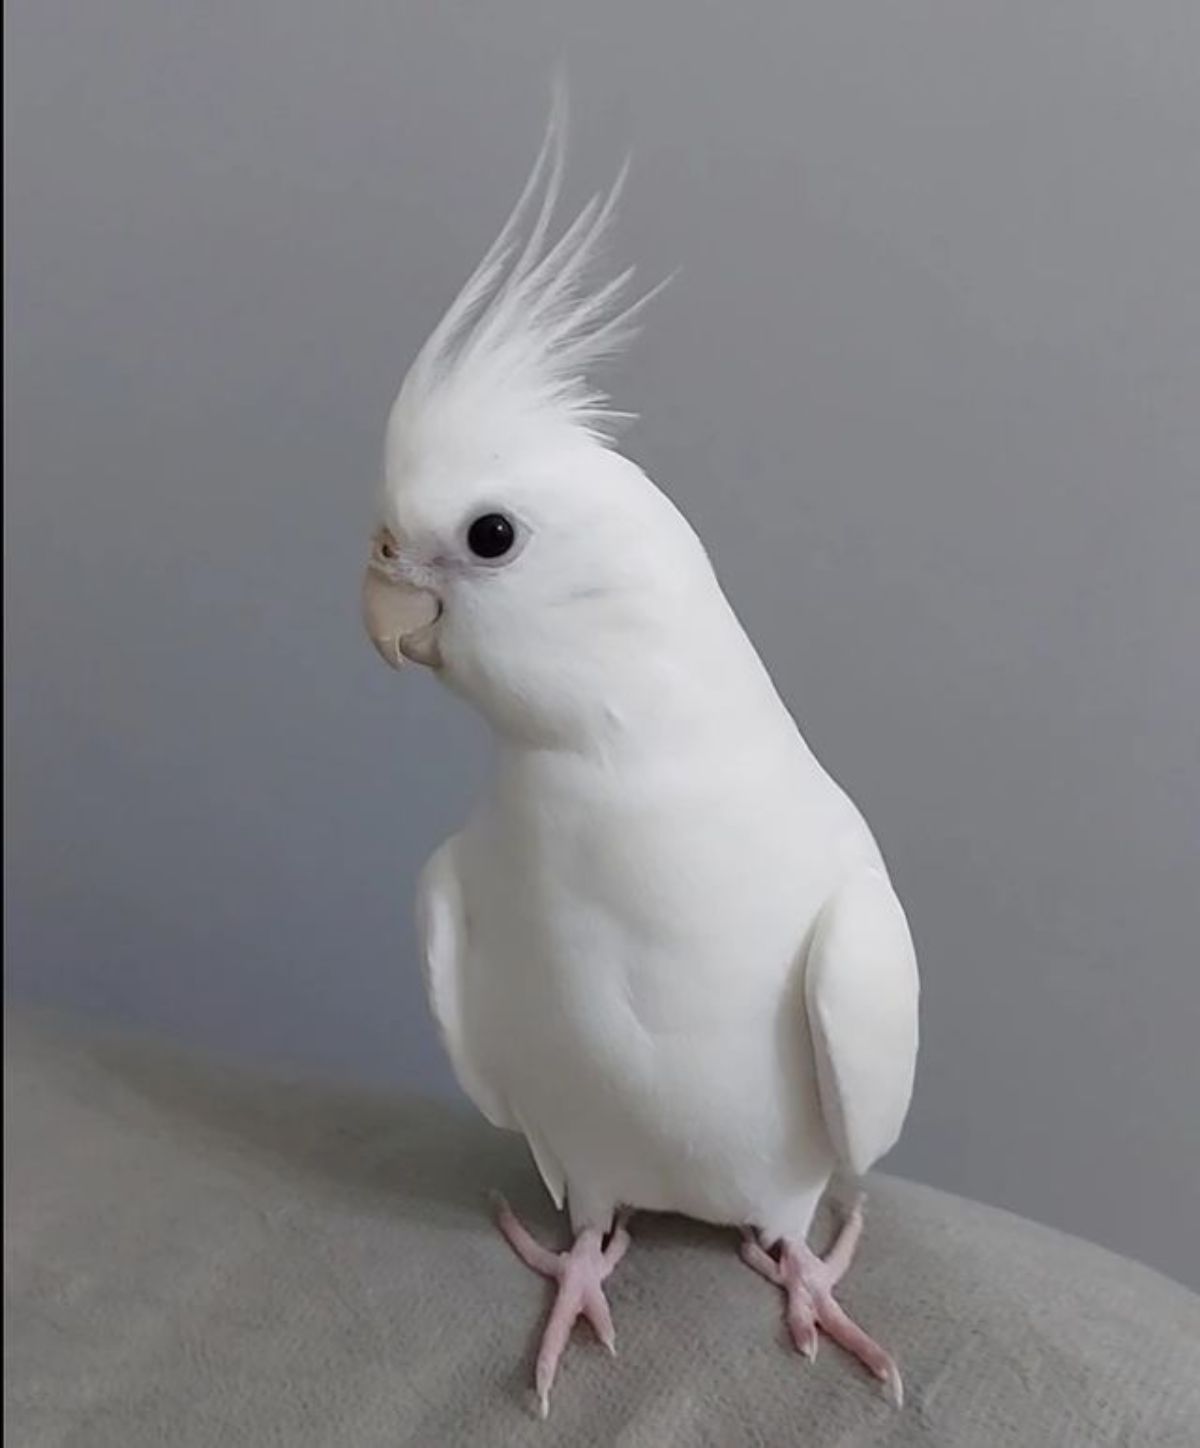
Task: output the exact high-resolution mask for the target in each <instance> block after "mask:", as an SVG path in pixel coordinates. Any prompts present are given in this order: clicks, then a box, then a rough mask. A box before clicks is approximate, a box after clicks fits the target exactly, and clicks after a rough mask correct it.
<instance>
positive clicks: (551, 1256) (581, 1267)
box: [494, 1196, 629, 1418]
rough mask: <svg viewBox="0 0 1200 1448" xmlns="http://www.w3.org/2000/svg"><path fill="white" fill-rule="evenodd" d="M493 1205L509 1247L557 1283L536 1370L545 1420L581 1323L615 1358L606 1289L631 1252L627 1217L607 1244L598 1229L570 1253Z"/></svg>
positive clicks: (500, 1201) (501, 1204)
mask: <svg viewBox="0 0 1200 1448" xmlns="http://www.w3.org/2000/svg"><path fill="white" fill-rule="evenodd" d="M494 1200H495V1204H496V1224H497V1226H498V1227H499V1228H500V1230H501V1232H502V1233H503V1234H504V1237H505V1240H506V1241H507V1242H508V1244H509V1246H510V1247H511V1248H512V1249H513V1251H514V1252H515V1253H516V1254H517V1256H518V1257H520V1259H521V1261H522V1262H524V1263H525V1265H526V1266H527V1267H532V1268H533V1270H534V1271H535V1272H537V1273H539V1274H540V1275H541V1276H542V1277H547V1278H549V1279H550V1281H552V1282H557V1283H558V1295H557V1297H556V1298H555V1299H554V1306H553V1308H551V1310H550V1317H549V1320H548V1321H547V1323H546V1328H545V1331H544V1332H543V1333H542V1345H541V1347H540V1348H539V1349H538V1355H537V1366H536V1368H535V1370H534V1386H535V1387H536V1389H537V1395H538V1410H539V1411H540V1413H541V1415H542V1417H543V1418H545V1417H547V1416H548V1415H549V1412H550V1389H551V1388H552V1387H553V1386H554V1375H555V1373H556V1372H557V1371H558V1364H559V1360H560V1359H561V1358H562V1355H563V1349H564V1348H565V1347H566V1345H567V1339H568V1338H569V1337H570V1336H571V1328H572V1327H574V1325H575V1321H576V1319H577V1318H580V1317H586V1318H587V1320H588V1322H590V1323H591V1325H592V1330H593V1331H594V1332H595V1334H596V1336H597V1337H598V1338H599V1339H600V1341H601V1342H602V1343H603V1344H604V1346H605V1347H606V1348H607V1349H608V1350H609V1352H610V1353H612V1354H613V1355H614V1356H616V1351H617V1344H616V1335H615V1334H614V1332H613V1322H612V1314H611V1313H610V1312H609V1310H608V1303H607V1302H606V1301H605V1298H604V1290H603V1288H602V1286H601V1284H602V1283H603V1282H604V1279H605V1278H606V1277H607V1276H608V1275H609V1273H610V1272H611V1271H612V1270H613V1268H614V1267H615V1266H616V1265H617V1263H618V1262H619V1261H620V1260H621V1258H622V1257H624V1255H625V1253H626V1251H627V1250H628V1248H629V1232H628V1231H627V1230H626V1226H625V1223H626V1218H625V1217H624V1216H618V1218H617V1221H616V1225H615V1226H614V1227H613V1229H612V1232H611V1234H610V1235H609V1238H608V1241H607V1243H606V1242H605V1241H604V1237H603V1235H602V1234H601V1233H600V1232H598V1231H597V1230H596V1229H595V1228H594V1227H587V1228H585V1229H584V1230H583V1231H582V1232H580V1233H579V1235H578V1236H577V1237H576V1238H575V1245H574V1246H573V1247H572V1248H571V1250H570V1251H569V1252H551V1251H550V1250H549V1249H548V1248H546V1247H543V1246H542V1244H541V1243H540V1242H538V1241H536V1240H535V1239H534V1238H533V1237H532V1236H531V1235H530V1233H529V1232H528V1231H527V1230H526V1228H525V1227H524V1226H523V1225H522V1223H521V1222H520V1221H518V1219H517V1217H516V1214H515V1213H514V1212H513V1210H512V1208H511V1207H510V1206H509V1205H508V1203H507V1202H506V1201H505V1200H504V1198H503V1197H501V1196H497V1197H496V1198H495V1199H494Z"/></svg>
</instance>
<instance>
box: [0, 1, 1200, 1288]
mask: <svg viewBox="0 0 1200 1448" xmlns="http://www.w3.org/2000/svg"><path fill="white" fill-rule="evenodd" d="M9 8H10V15H9V36H8V39H9V45H8V55H7V64H8V70H9V85H8V94H7V97H6V105H7V109H8V116H9V120H10V123H11V130H10V172H9V178H8V202H9V205H8V207H7V216H8V227H9V254H8V267H9V280H10V291H9V298H8V303H9V315H8V327H9V345H10V361H9V370H8V421H9V426H8V436H7V450H8V464H9V473H8V476H9V487H10V494H9V500H8V505H9V510H10V513H9V524H10V526H9V529H8V541H7V547H8V562H9V575H8V589H9V599H10V602H11V608H10V610H9V622H8V629H9V670H10V688H9V690H8V709H9V728H10V741H9V742H10V751H9V786H10V788H9V794H8V811H9V825H10V831H11V835H10V839H11V844H10V853H9V860H8V870H9V887H10V888H9V924H8V928H9V941H8V944H9V977H10V978H9V985H10V990H11V992H13V993H15V994H17V995H19V996H21V997H24V998H38V999H41V1000H48V1001H54V1002H67V1003H71V1004H73V1005H74V1006H76V1007H81V1008H83V1009H86V1010H89V1011H94V1012H100V1013H105V1014H107V1015H111V1016H115V1017H121V1018H126V1019H129V1020H132V1021H135V1022H139V1023H142V1024H144V1025H150V1026H152V1027H154V1028H155V1029H161V1030H163V1031H165V1032H169V1033H173V1034H175V1035H179V1036H185V1037H187V1038H190V1039H193V1040H196V1041H200V1042H203V1043H206V1044H219V1045H222V1046H225V1047H228V1048H232V1049H234V1050H237V1051H241V1052H244V1053H247V1054H252V1055H255V1056H262V1057H267V1058H293V1059H295V1058H299V1059H301V1060H304V1061H307V1062H309V1063H311V1064H312V1065H313V1066H314V1067H316V1068H320V1069H324V1070H331V1071H334V1072H338V1073H343V1074H350V1075H353V1076H358V1077H362V1078H370V1079H372V1080H375V1081H381V1082H385V1083H397V1084H401V1085H407V1084H415V1085H418V1086H421V1087H424V1088H427V1089H433V1090H436V1091H438V1092H448V1091H451V1090H452V1089H453V1087H452V1083H451V1080H450V1077H449V1074H448V1071H447V1069H446V1067H445V1065H444V1064H443V1062H442V1060H441V1057H440V1055H439V1052H438V1049H437V1046H436V1043H435V1041H434V1038H433V1033H432V1031H431V1029H430V1026H429V1023H428V1021H427V1019H426V1014H425V1009H424V1003H423V1000H422V998H421V992H420V989H419V986H418V983H417V972H416V967H415V963H414V958H413V948H412V943H411V937H412V931H411V920H410V915H409V905H408V900H409V895H410V891H411V887H412V882H413V877H414V874H415V872H416V870H417V868H418V866H419V864H420V862H421V860H422V859H423V858H424V856H425V854H426V853H427V852H428V851H429V849H430V848H431V846H432V845H433V844H434V843H435V842H437V841H438V840H439V839H441V837H442V836H443V835H444V834H445V833H446V832H447V831H448V830H450V829H451V827H452V826H453V825H454V824H455V823H456V822H457V821H458V819H459V818H460V816H461V814H462V812H463V810H464V807H465V804H466V801H467V800H468V798H469V795H470V793H471V790H472V787H473V785H474V783H475V781H477V780H478V779H479V777H480V774H481V772H482V769H483V767H484V763H485V757H486V750H485V741H484V739H483V736H482V732H481V730H480V728H479V727H478V726H476V724H475V723H474V722H473V721H472V720H471V719H470V718H468V717H467V716H466V715H465V712H464V711H463V710H462V709H461V708H460V706H458V705H457V703H456V702H455V701H453V700H451V699H449V698H444V697H442V695H441V694H440V693H439V692H438V691H437V688H436V686H435V685H434V684H433V683H432V681H430V680H429V679H427V678H423V677H422V678H415V679H414V678H407V679H404V680H402V681H401V680H397V679H395V678H393V677H391V676H389V675H388V674H387V673H386V671H385V670H384V669H383V668H382V667H380V666H379V664H378V662H377V661H376V660H375V658H374V657H373V656H372V655H371V653H370V652H369V650H368V648H367V645H366V644H365V642H364V641H363V639H362V638H361V637H360V634H359V625H358V619H357V614H356V607H357V603H356V587H357V578H358V570H359V563H360V559H361V557H362V555H363V549H364V535H365V529H366V526H367V522H368V496H369V488H370V483H371V480H372V477H373V471H374V469H375V466H376V460H377V455H378V450H379V445H380V438H381V427H382V422H383V418H384V415H385V411H386V408H387V405H388V403H389V401H390V397H391V394H392V392H393V390H394V388H395V386H396V383H397V381H398V379H399V377H400V374H401V371H402V369H403V366H404V364H405V361H406V359H407V358H408V357H409V356H410V355H411V353H412V351H413V349H414V348H415V346H416V345H417V344H418V342H419V341H420V340H421V338H422V336H423V335H424V333H425V331H426V329H427V328H428V327H429V325H430V324H431V323H432V321H433V320H434V319H435V317H436V316H437V314H438V312H439V310H440V308H441V307H442V305H443V304H444V303H445V301H446V300H447V298H448V297H449V295H450V293H451V292H452V290H453V289H454V288H455V286H456V285H457V283H458V282H459V281H460V280H461V279H462V277H463V276H464V274H465V272H466V271H467V269H468V268H469V267H470V265H471V264H472V263H473V261H474V260H475V259H476V258H477V256H478V254H479V252H480V250H481V248H482V246H483V244H484V243H485V242H486V241H487V240H488V239H490V236H491V233H492V231H493V230H494V228H495V226H496V225H497V223H498V221H499V219H500V218H501V216H502V215H503V213H504V212H505V210H506V209H507V206H508V204H509V202H510V201H511V199H512V197H513V195H514V192H515V190H516V188H517V186H518V184H519V182H520V180H521V179H522V178H523V176H524V173H525V170H526V167H527V164H528V162H529V160H530V157H531V154H532V150H533V148H534V145H535V141H536V138H537V134H538V131H539V129H540V126H541V122H542V117H543V112H544V108H545V94H546V79H547V76H548V73H549V71H550V69H551V67H552V65H553V62H554V61H555V60H556V59H557V58H558V57H559V56H565V58H566V60H567V62H568V65H569V67H570V71H571V74H572V79H573V88H574V93H575V101H576V117H577V128H576V145H575V150H574V161H575V167H574V178H575V182H576V184H577V187H578V190H577V195H582V194H583V188H584V187H585V186H590V185H591V184H595V183H597V182H599V181H601V180H603V179H605V178H607V177H608V176H609V175H610V174H611V172H612V170H613V169H614V167H615V164H616V163H617V161H618V160H619V158H620V156H621V155H622V154H623V152H624V151H625V149H626V148H627V147H628V146H630V145H632V146H633V148H634V149H635V152H636V170H635V173H634V179H633V181H632V184H631V187H630V193H629V200H628V205H627V208H626V215H625V224H624V228H623V234H622V248H623V253H622V254H624V255H627V256H628V257H630V258H634V259H636V260H637V261H638V262H639V264H640V265H641V267H642V268H643V271H644V275H645V276H646V277H647V278H648V279H650V278H655V277H657V276H659V275H661V274H662V273H664V272H666V271H668V270H669V269H671V268H672V267H674V266H675V265H676V264H682V267H683V271H682V275H681V277H680V279H679V280H678V281H677V283H676V284H675V285H674V287H673V288H672V289H671V290H670V291H669V293H668V294H667V295H665V296H664V297H663V298H662V299H661V300H660V302H659V303H658V304H657V307H656V310H655V312H654V315H653V322H652V326H651V328H650V331H649V334H648V336H647V337H646V339H645V341H644V343H643V344H642V346H641V347H640V349H639V351H638V352H637V354H636V356H635V357H634V358H633V359H632V360H631V361H630V363H629V365H628V366H627V367H626V368H625V370H624V372H623V374H622V386H621V389H620V392H621V396H622V398H623V399H625V400H626V401H629V402H631V403H633V404H635V405H637V406H639V407H640V408H641V410H642V412H643V415H644V421H643V423H642V424H641V425H640V426H639V428H638V429H637V431H636V432H635V433H634V434H633V436H632V438H631V440H630V446H631V450H632V451H633V453H634V455H635V456H636V457H638V459H639V460H641V461H643V462H644V463H645V465H646V466H647V467H648V468H649V469H650V471H651V472H652V474H653V475H654V476H655V477H656V478H657V479H658V480H659V481H660V482H661V483H662V484H663V485H664V486H666V487H667V489H668V490H669V491H670V492H672V493H673V495H674V496H675V497H676V498H677V499H678V500H679V501H680V503H681V504H682V505H683V506H684V508H685V509H686V510H687V511H688V512H689V513H690V514H691V516H692V517H693V518H694V520H695V521H696V523H697V524H698V526H699V528H700V530H701V532H702V533H703V535H704V536H705V538H706V539H707V540H708V541H709V543H710V544H711V546H712V549H713V552H714V555H715V558H716V561H717V564H718V567H719V569H720V571H721V573H722V575H723V577H724V579H725V580H726V583H727V587H728V589H729V592H730V594H731V595H732V598H733V600H734V602H735V604H736V605H737V606H738V608H739V609H740V611H741V612H742V615H743V617H744V618H745V620H746V622H747V624H748V625H749V627H750V630H751V632H752V634H753V635H754V637H755V638H756V639H757V640H758V642H759V643H760V645H761V647H762V649H763V651H764V653H765V655H766V658H767V660H768V662H769V664H770V665H771V667H772V668H773V670H774V672H775V674H776V676H777V678H778V679H779V681H780V684H781V686H782V689H783V691H784V693H785V695H786V696H787V698H788V699H789V700H790V702H791V703H792V704H793V706H794V708H795V710H796V712H797V714H798V717H799V719H800V720H801V722H802V724H803V726H804V728H805V730H806V731H807V733H808V735H809V737H810V739H811V740H812V742H813V744H814V746H815V747H816V749H817V750H818V752H819V753H820V754H821V755H822V756H823V758H824V759H825V760H826V761H827V762H828V764H829V765H830V766H831V767H832V768H833V770H834V771H835V773H836V774H837V775H838V776H839V777H840V778H842V779H843V781H844V782H845V783H846V784H847V785H848V786H849V788H850V789H851V791H852V792H853V793H854V794H855V795H856V797H857V798H858V799H859V801H860V802H861V804H862V805H863V807H864V809H865V810H866V812H867V815H868V817H869V818H870V820H871V821H872V823H873V825H874V826H875V828H876V831H877V833H878V834H879V837H880V839H881V841H882V842H883V845H884V847H885V850H886V851H887V852H888V854H889V856H890V858H891V859H892V861H893V862H894V867H895V873H896V876H897V878H898V881H899V884H900V886H901V889H902V892H903V895H904V897H905V899H906V901H907V902H908V903H909V906H910V910H911V915H912V919H913V924H914V928H915V932H916V935H917V937H918V941H919V945H920V947H921V952H922V957H923V963H924V974H925V981H926V1000H927V1006H926V1013H925V1041H926V1044H925V1051H924V1059H923V1070H922V1073H921V1078H920V1087H919V1091H918V1095H917V1099H916V1103H915V1108H914V1112H913V1116H912V1120H911V1126H910V1129H909V1131H908V1134H907V1137H906V1139H905V1141H904V1143H903V1145H902V1147H901V1148H900V1149H899V1150H898V1151H897V1152H896V1154H895V1156H894V1158H893V1159H892V1165H893V1166H894V1167H895V1169H897V1170H899V1171H901V1172H906V1173H909V1174H911V1175H913V1176H916V1177H920V1178H923V1179H926V1180H928V1181H932V1182H935V1183H939V1184H941V1185H944V1186H947V1187H950V1188H953V1189H956V1190H959V1191H963V1192H967V1193H970V1194H972V1195H975V1196H979V1197H983V1198H986V1199H988V1200H991V1201H994V1202H998V1203H1001V1204H1004V1205H1007V1206H1011V1207H1013V1208H1016V1209H1018V1210H1020V1211H1024V1212H1027V1213H1030V1214H1032V1215H1034V1216H1037V1217H1040V1218H1043V1219H1045V1220H1048V1221H1050V1222H1053V1223H1057V1224H1059V1225H1061V1226H1064V1227H1068V1228H1072V1229H1074V1230H1076V1231H1078V1232H1081V1233H1084V1234H1086V1235H1090V1236H1093V1237H1095V1238H1098V1239H1099V1240H1101V1241H1102V1242H1106V1243H1109V1244H1111V1245H1112V1246H1114V1247H1116V1248H1118V1249H1120V1250H1123V1251H1126V1252H1129V1253H1132V1254H1135V1255H1137V1256H1140V1257H1142V1258H1144V1259H1146V1260H1148V1261H1150V1262H1153V1263H1157V1264H1159V1265H1161V1266H1163V1267H1165V1268H1166V1269H1168V1270H1169V1271H1173V1272H1174V1273H1175V1274H1177V1275H1179V1276H1182V1277H1185V1278H1188V1279H1190V1280H1191V1281H1193V1282H1198V1283H1200V1243H1198V1240H1197V1235H1196V1230H1195V1224H1196V1213H1197V1201H1198V1198H1200V1181H1198V1179H1197V1172H1198V1168H1200V1068H1198V1065H1197V1060H1198V1057H1197V1041H1198V1040H1200V978H1198V977H1200V964H1198V961H1200V921H1198V911H1197V897H1198V895H1200V846H1198V840H1197V826H1198V821H1200V801H1198V798H1197V793H1198V781H1200V762H1198V749H1197V732H1198V726H1197V719H1198V718H1200V669H1198V667H1197V637H1198V636H1200V598H1198V593H1200V588H1198V574H1197V571H1196V569H1195V553H1196V549H1197V539H1198V537H1200V516H1198V512H1200V510H1198V479H1200V428H1198V423H1197V411H1198V409H1197V400H1198V396H1200V393H1198V381H1200V379H1198V372H1197V367H1198V362H1197V359H1198V355H1200V354H1198V350H1197V349H1198V347H1200V184H1198V183H1200V162H1198V157H1200V88H1198V87H1197V85H1196V75H1197V67H1198V64H1200V28H1198V24H1197V19H1196V16H1197V10H1196V7H1195V6H1194V4H1192V3H1191V0H1185V3H1180V4H1178V5H1167V4H1160V3H1142V4H1139V5H1130V4H1127V3H1124V0H1121V3H1098V0H1072V3H1059V4H1055V5H1047V4H1046V0H1031V3H1015V4H1014V3H1007V4H993V5H988V6H982V5H962V4H954V3H943V4H932V3H920V0H909V3H907V4H905V5H876V4H854V3H846V0H820V3H812V0H809V3H801V4H791V3H786V0H773V3H769V4H768V3H762V0H737V3H734V0H725V3H723V4H711V3H710V4H701V3H696V0H692V3H687V0H659V3H651V4H647V3H646V0H610V3H609V4H606V5H603V6H597V5H594V4H589V3H582V0H580V3H574V0H572V3H562V0H559V3H553V4H552V3H550V0H542V3H537V0H519V3H513V0H509V3H506V4H504V5H468V4H465V3H447V4H440V5H435V4H433V3H426V4H416V3H411V0H410V3H407V4H405V3H381V0H351V3H341V4H338V5H331V4H328V3H323V4H315V3H303V4H298V3H295V0H286V3H285V0H249V3H239V4H236V5H235V4H227V5H217V4H213V3H211V0H210V3H199V0H176V3H172V4H164V3H162V0H107V3H102V0H72V3H54V0H19V3H15V4H12V5H11V6H10V7H9Z"/></svg>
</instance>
